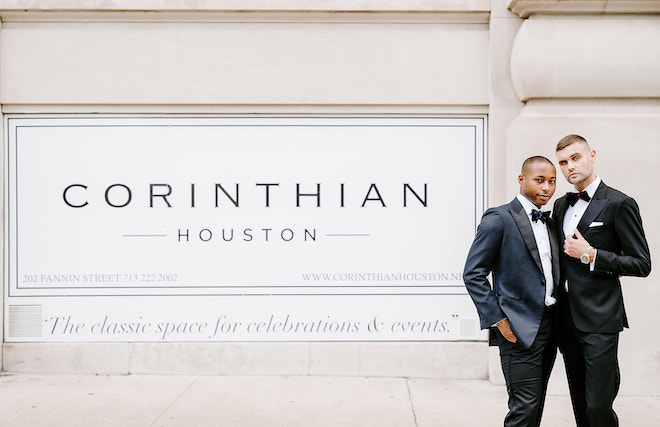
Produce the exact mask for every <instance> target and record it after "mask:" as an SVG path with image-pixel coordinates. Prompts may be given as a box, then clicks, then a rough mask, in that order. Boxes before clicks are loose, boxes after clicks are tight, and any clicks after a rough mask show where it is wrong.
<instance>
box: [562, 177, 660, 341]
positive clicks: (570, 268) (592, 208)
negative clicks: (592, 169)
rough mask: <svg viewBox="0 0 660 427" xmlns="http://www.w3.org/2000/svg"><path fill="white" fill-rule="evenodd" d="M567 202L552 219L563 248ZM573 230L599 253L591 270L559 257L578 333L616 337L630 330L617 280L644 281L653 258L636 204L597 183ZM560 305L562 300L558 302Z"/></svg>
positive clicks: (566, 257) (566, 296)
mask: <svg viewBox="0 0 660 427" xmlns="http://www.w3.org/2000/svg"><path fill="white" fill-rule="evenodd" d="M567 208H568V203H567V202H566V196H563V197H561V198H559V199H557V201H555V205H554V208H553V218H554V219H555V224H556V228H557V237H558V239H559V241H560V242H561V244H562V247H563V242H564V239H565V238H566V236H564V231H563V223H564V216H565V214H566V209H567ZM577 229H578V230H579V231H580V233H581V234H582V235H583V236H584V238H585V239H586V240H587V241H588V242H589V244H591V246H592V247H593V248H595V249H597V255H596V260H595V264H594V271H590V267H589V265H588V264H582V263H581V262H580V260H579V259H576V258H571V257H569V256H568V255H566V254H564V253H563V250H562V257H561V279H560V286H564V282H565V281H566V280H568V294H567V295H566V294H563V292H562V293H560V295H563V298H568V302H569V306H570V310H571V315H572V316H573V321H574V323H575V326H576V327H577V328H578V329H579V330H580V331H582V332H597V333H615V332H620V331H621V330H622V329H623V328H624V327H628V320H627V318H626V313H625V308H624V305H623V295H622V292H621V283H620V282H619V276H641V277H646V276H648V275H649V273H650V272H651V256H650V254H649V246H648V243H647V242H646V237H645V236H644V229H643V227H642V218H641V216H640V214H639V207H638V206H637V203H636V202H635V200H634V199H633V198H631V197H628V196H626V195H625V194H623V193H622V192H620V191H617V190H615V189H613V188H611V187H608V186H607V185H605V183H604V182H601V183H600V185H599V186H598V188H597V189H596V192H595V193H594V197H593V198H592V200H591V201H590V202H589V207H588V208H587V210H586V211H585V212H584V215H583V217H582V219H581V220H580V222H579V224H578V226H577ZM559 303H560V304H561V303H562V301H561V300H560V302H559Z"/></svg>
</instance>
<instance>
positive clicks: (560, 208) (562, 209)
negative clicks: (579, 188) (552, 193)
mask: <svg viewBox="0 0 660 427" xmlns="http://www.w3.org/2000/svg"><path fill="white" fill-rule="evenodd" d="M556 207H557V212H555V215H554V218H555V219H556V221H555V227H557V229H558V230H559V231H560V233H561V241H562V245H563V242H564V239H566V236H565V235H564V217H565V216H566V209H568V202H566V196H564V197H561V198H560V199H557V205H556Z"/></svg>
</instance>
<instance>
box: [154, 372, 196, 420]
mask: <svg viewBox="0 0 660 427" xmlns="http://www.w3.org/2000/svg"><path fill="white" fill-rule="evenodd" d="M196 382H197V377H194V378H193V379H192V380H191V381H190V384H188V385H187V386H186V388H184V389H183V390H182V391H181V393H179V395H178V396H177V397H175V398H174V399H173V400H172V402H171V403H170V404H169V405H167V407H166V408H165V409H163V411H162V412H161V413H160V414H158V416H157V417H156V419H154V422H153V423H151V424H149V427H153V426H155V425H156V423H157V422H158V420H160V419H161V418H162V417H163V416H164V415H165V414H166V413H167V412H168V411H169V410H170V409H171V408H172V406H174V404H175V403H176V402H178V401H179V399H181V397H183V395H184V394H186V392H187V391H188V390H190V388H191V387H192V386H193V384H195V383H196Z"/></svg>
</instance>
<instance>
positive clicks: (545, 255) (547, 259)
mask: <svg viewBox="0 0 660 427" xmlns="http://www.w3.org/2000/svg"><path fill="white" fill-rule="evenodd" d="M516 197H517V198H518V201H519V202H520V204H521V205H522V206H523V209H525V212H526V213H527V218H529V222H530V224H532V231H533V232H534V238H535V239H536V247H537V248H538V250H539V255H540V257H541V266H542V267H543V276H544V277H545V305H546V306H548V307H549V306H551V305H553V304H555V303H556V302H557V300H556V299H555V298H554V297H553V296H552V291H553V287H554V281H553V280H552V249H551V248H550V235H549V234H548V226H547V224H545V223H544V222H542V221H541V220H538V221H536V222H534V221H532V209H537V208H536V205H535V204H534V203H532V202H531V201H530V200H529V199H528V198H527V197H525V196H523V195H522V194H518V195H517V196H516Z"/></svg>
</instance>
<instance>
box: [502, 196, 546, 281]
mask: <svg viewBox="0 0 660 427" xmlns="http://www.w3.org/2000/svg"><path fill="white" fill-rule="evenodd" d="M509 212H510V213H511V216H513V219H514V221H515V222H516V226H517V227H518V230H519V231H520V234H521V235H522V238H523V240H524V241H525V245H526V246H527V249H528V250H529V253H530V254H532V258H534V262H536V265H537V266H538V267H539V270H541V271H543V266H542V265H541V255H539V249H538V247H537V246H536V238H534V231H533V230H532V224H530V222H529V217H528V216H527V213H526V212H525V210H524V209H523V207H522V205H521V204H520V202H519V201H518V200H517V199H516V200H514V201H513V202H511V204H510V205H509Z"/></svg>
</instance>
